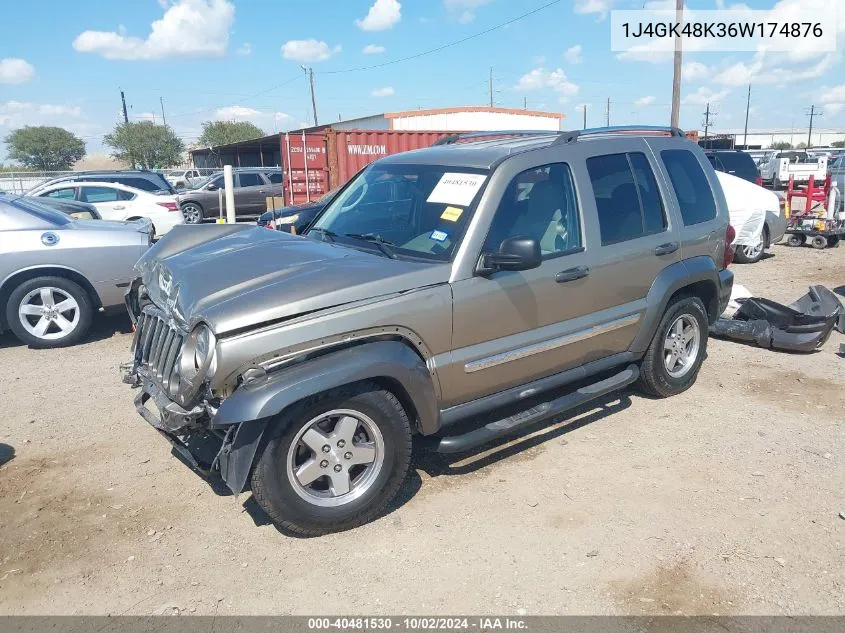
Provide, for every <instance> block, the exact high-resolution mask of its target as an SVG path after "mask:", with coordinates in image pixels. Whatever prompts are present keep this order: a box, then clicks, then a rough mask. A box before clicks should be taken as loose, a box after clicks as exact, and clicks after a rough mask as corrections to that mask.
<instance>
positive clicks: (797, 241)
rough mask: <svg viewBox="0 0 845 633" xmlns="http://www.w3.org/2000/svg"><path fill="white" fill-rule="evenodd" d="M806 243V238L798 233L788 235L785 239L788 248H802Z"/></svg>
mask: <svg viewBox="0 0 845 633" xmlns="http://www.w3.org/2000/svg"><path fill="white" fill-rule="evenodd" d="M806 242H807V236H806V235H801V234H800V233H790V234H789V236H788V237H787V238H786V243H787V244H788V245H789V246H804V244H805V243H806Z"/></svg>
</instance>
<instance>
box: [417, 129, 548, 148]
mask: <svg viewBox="0 0 845 633" xmlns="http://www.w3.org/2000/svg"><path fill="white" fill-rule="evenodd" d="M558 134H560V132H559V131H558V130H490V131H488V132H460V133H456V134H450V135H449V136H444V137H443V138H441V139H440V140H438V141H436V142H435V143H434V144H433V145H432V147H435V146H437V145H454V144H455V143H457V142H458V141H463V140H467V139H474V138H487V137H496V136H540V135H542V136H554V135H558Z"/></svg>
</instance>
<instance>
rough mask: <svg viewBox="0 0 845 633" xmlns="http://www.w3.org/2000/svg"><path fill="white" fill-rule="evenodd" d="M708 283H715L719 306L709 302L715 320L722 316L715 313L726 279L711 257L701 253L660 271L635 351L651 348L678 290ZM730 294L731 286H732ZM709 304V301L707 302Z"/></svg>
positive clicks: (648, 295)
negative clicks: (723, 282) (670, 301)
mask: <svg viewBox="0 0 845 633" xmlns="http://www.w3.org/2000/svg"><path fill="white" fill-rule="evenodd" d="M702 282H704V283H705V284H707V285H708V286H709V285H711V284H712V289H711V291H712V293H713V299H714V300H715V302H716V305H715V306H712V305H705V306H704V307H705V309H706V310H707V313H708V315H709V316H710V319H711V321H714V320H715V318H716V317H717V316H718V314H716V315H715V316H714V313H718V312H719V307H720V305H719V304H720V302H721V294H722V290H721V289H722V281H721V278H720V275H719V271H718V270H717V269H716V263H715V262H714V261H713V259H712V258H711V257H708V256H706V255H701V256H698V257H691V258H689V259H685V260H682V261H679V262H675V263H674V264H671V265H669V266H667V267H666V268H664V269H663V270H661V271H660V274H659V275H657V277H656V278H655V280H654V282H652V284H651V288H649V290H648V294H647V295H646V305H647V306H648V307H647V308H646V311H645V314H644V315H643V324H642V327H641V328H640V331H639V333H638V334H637V336H636V338H635V339H634V341H633V342H632V343H631V347H630V351H632V352H634V353H635V354H642V353H645V351H646V349H648V346H649V344H650V343H651V339H652V338H653V337H654V332H655V331H656V330H657V326H658V325H659V323H660V319H662V318H663V313H664V312H665V311H666V306H667V305H668V304H669V299H670V298H671V297H672V295H674V294H675V293H676V292H678V290H681V289H683V288H686V287H688V286H691V285H693V284H700V283H702ZM728 293H730V289H728ZM705 303H706V302H705Z"/></svg>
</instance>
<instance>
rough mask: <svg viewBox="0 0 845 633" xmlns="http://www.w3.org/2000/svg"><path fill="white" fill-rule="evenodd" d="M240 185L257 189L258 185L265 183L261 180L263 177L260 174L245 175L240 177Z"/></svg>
mask: <svg viewBox="0 0 845 633" xmlns="http://www.w3.org/2000/svg"><path fill="white" fill-rule="evenodd" d="M238 183H239V185H238V186H240V187H257V186H258V185H263V184H264V181H263V180H261V176H259V175H258V174H252V173H245V174H239V175H238Z"/></svg>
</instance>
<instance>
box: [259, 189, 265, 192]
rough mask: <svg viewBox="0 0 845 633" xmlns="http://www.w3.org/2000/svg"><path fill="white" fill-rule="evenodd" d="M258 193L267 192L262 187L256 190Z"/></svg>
mask: <svg viewBox="0 0 845 633" xmlns="http://www.w3.org/2000/svg"><path fill="white" fill-rule="evenodd" d="M258 193H267V192H266V191H264V190H263V189H259V190H258Z"/></svg>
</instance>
